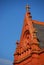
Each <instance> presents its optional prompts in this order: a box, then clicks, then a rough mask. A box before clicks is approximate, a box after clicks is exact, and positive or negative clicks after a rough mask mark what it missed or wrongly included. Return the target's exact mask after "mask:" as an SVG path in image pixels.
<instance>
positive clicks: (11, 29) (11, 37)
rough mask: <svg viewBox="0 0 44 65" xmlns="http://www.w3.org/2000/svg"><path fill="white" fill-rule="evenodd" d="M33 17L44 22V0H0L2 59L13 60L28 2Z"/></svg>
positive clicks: (0, 48)
mask: <svg viewBox="0 0 44 65" xmlns="http://www.w3.org/2000/svg"><path fill="white" fill-rule="evenodd" d="M27 1H28V4H29V5H30V12H31V15H32V19H34V20H38V21H43V22H44V0H0V59H6V60H10V61H13V59H14V57H13V54H14V51H15V48H16V41H17V40H20V35H21V30H22V25H23V22H24V16H25V13H26V8H25V7H26V4H27Z"/></svg>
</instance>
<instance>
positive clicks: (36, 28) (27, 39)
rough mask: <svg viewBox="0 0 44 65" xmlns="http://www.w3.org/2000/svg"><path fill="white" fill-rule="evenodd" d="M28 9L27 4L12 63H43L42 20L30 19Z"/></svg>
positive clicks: (20, 64) (41, 64) (32, 64)
mask: <svg viewBox="0 0 44 65" xmlns="http://www.w3.org/2000/svg"><path fill="white" fill-rule="evenodd" d="M29 9H30V7H29V5H27V6H26V14H25V18H24V24H23V28H22V34H21V37H20V41H19V42H18V41H17V42H16V44H17V46H16V51H15V53H14V63H13V65H44V22H39V21H37V20H32V16H31V13H30V11H29Z"/></svg>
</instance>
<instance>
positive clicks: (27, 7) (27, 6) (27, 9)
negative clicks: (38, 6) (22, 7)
mask: <svg viewBox="0 0 44 65" xmlns="http://www.w3.org/2000/svg"><path fill="white" fill-rule="evenodd" d="M29 9H30V7H29V5H28V4H27V5H26V11H27V12H29Z"/></svg>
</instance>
